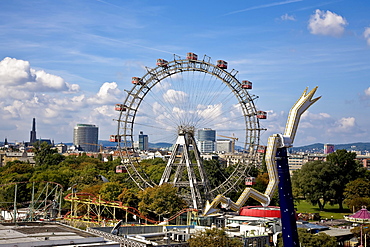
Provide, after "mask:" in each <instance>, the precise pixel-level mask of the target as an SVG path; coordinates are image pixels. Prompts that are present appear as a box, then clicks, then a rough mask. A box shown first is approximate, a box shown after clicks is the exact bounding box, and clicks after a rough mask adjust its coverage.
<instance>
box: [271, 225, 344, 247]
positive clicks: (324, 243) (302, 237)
mask: <svg viewBox="0 0 370 247" xmlns="http://www.w3.org/2000/svg"><path fill="white" fill-rule="evenodd" d="M298 238H299V243H300V246H307V247H308V246H309V247H333V246H337V240H336V238H335V237H331V236H329V235H327V234H326V233H323V232H319V233H318V234H312V233H309V232H307V230H306V229H298ZM277 246H279V247H284V245H283V241H282V237H281V234H280V235H279V237H278V244H277Z"/></svg>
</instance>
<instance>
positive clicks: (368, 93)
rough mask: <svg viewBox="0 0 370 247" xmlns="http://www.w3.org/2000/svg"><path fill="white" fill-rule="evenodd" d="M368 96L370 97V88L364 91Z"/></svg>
mask: <svg viewBox="0 0 370 247" xmlns="http://www.w3.org/2000/svg"><path fill="white" fill-rule="evenodd" d="M364 92H365V95H366V96H370V87H368V88H367V89H365V90H364Z"/></svg>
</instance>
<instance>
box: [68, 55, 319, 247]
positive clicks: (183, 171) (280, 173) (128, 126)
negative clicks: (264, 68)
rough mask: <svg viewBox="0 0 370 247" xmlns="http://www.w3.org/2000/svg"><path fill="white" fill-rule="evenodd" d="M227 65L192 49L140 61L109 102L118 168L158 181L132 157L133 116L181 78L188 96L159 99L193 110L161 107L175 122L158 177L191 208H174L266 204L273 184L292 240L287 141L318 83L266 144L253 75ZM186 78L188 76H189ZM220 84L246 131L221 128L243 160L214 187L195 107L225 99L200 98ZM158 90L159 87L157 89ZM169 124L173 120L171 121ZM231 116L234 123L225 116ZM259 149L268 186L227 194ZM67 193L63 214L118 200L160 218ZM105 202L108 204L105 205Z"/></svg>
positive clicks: (73, 215) (242, 179)
mask: <svg viewBox="0 0 370 247" xmlns="http://www.w3.org/2000/svg"><path fill="white" fill-rule="evenodd" d="M227 68H228V64H227V62H226V61H224V60H217V62H216V64H213V63H211V58H210V57H208V56H206V55H205V56H204V57H203V59H201V60H200V59H198V56H197V55H196V54H195V53H191V52H189V53H187V56H186V58H185V59H182V58H179V57H178V56H176V55H175V56H174V60H173V61H166V60H164V59H157V61H156V67H155V68H146V73H145V75H144V76H142V77H132V80H131V81H132V84H133V87H132V89H131V90H129V91H126V92H127V97H126V98H125V100H124V102H123V103H121V104H116V105H115V110H116V111H118V112H119V118H118V119H117V122H118V126H117V134H114V135H111V136H110V141H111V142H117V148H118V151H119V152H120V156H121V160H122V164H121V165H119V166H118V167H117V172H119V173H127V174H128V175H129V177H130V178H131V179H132V181H134V182H135V184H136V185H137V186H138V187H139V188H140V189H145V188H147V187H154V186H156V185H157V184H155V183H154V182H153V181H152V180H151V179H150V176H148V174H145V173H144V172H143V171H142V170H143V169H141V168H140V163H139V159H138V158H137V157H138V154H137V153H136V152H137V149H136V148H135V147H134V136H135V134H134V133H135V130H136V129H135V128H137V127H138V126H137V125H142V124H141V123H139V119H142V118H143V116H146V112H145V111H142V110H141V108H145V107H146V103H147V102H145V101H144V99H146V98H148V97H151V95H152V94H154V93H155V92H157V91H158V90H161V89H163V88H166V87H167V86H169V85H175V82H176V79H177V80H180V83H179V84H180V86H181V87H182V88H174V89H172V91H171V92H172V93H173V94H177V95H186V96H187V97H188V98H185V97H184V98H181V97H177V98H175V100H174V101H173V102H175V103H177V105H171V106H170V107H169V106H166V105H164V104H162V105H161V106H160V107H161V110H162V111H175V110H176V112H182V113H183V114H185V113H186V112H187V113H189V114H193V115H196V116H191V115H186V114H185V115H183V114H174V115H170V114H167V115H166V114H164V115H163V116H169V117H168V123H169V124H167V127H172V129H173V130H176V135H177V139H176V142H175V144H174V146H173V150H172V153H171V156H170V158H169V159H168V161H167V164H166V167H165V170H164V172H163V174H162V177H161V179H160V182H159V185H161V184H164V183H171V184H173V185H174V186H175V187H178V189H179V193H180V194H181V196H182V197H183V199H184V200H185V201H186V202H187V203H188V205H189V209H186V210H184V211H183V212H179V214H181V213H184V212H198V211H199V212H200V213H201V214H202V215H203V216H207V215H210V214H215V213H217V212H218V211H219V210H220V209H219V208H218V206H219V204H222V205H226V208H227V209H231V210H233V211H238V210H239V209H240V208H241V207H242V206H243V205H244V204H245V202H246V201H247V199H248V198H249V197H251V198H253V199H255V200H257V201H258V202H260V203H261V204H262V205H263V206H268V205H269V203H270V200H271V197H272V196H273V194H274V192H275V191H276V189H277V188H278V190H279V198H280V208H281V217H282V222H283V240H284V245H285V246H298V245H297V243H298V235H297V230H296V226H295V218H294V208H293V201H292V195H291V194H292V192H291V184H290V176H289V167H288V162H287V150H286V149H287V148H289V147H291V146H292V144H293V142H294V139H295V135H296V131H297V128H298V124H299V121H300V117H301V115H302V114H303V113H304V112H305V111H306V110H307V109H308V108H309V107H310V106H311V105H312V104H314V103H315V102H316V101H317V100H319V99H320V97H318V98H314V99H313V96H314V94H315V92H316V90H317V87H315V88H314V89H312V90H311V91H310V92H307V89H306V90H304V92H303V93H302V95H301V97H300V98H299V99H298V101H297V102H296V103H295V104H294V106H293V107H292V108H291V110H290V112H289V116H288V120H287V123H286V126H285V131H284V134H274V135H272V136H270V137H269V138H268V145H267V149H266V150H265V149H264V148H263V146H261V145H260V132H261V131H263V130H265V129H263V128H262V127H261V126H260V120H261V119H266V118H267V113H266V112H265V111H261V110H257V109H256V107H255V103H254V100H255V99H257V98H258V96H255V95H252V94H250V93H249V92H250V90H251V89H252V82H250V81H248V80H243V81H241V82H240V81H239V80H238V79H237V74H238V71H235V70H231V71H230V72H228V71H227ZM184 78H188V80H185V79H184ZM200 78H202V80H203V81H206V82H209V83H210V85H211V86H210V87H212V89H211V90H210V91H209V92H207V93H205V94H204V95H199V94H200V93H201V92H202V88H201V86H202V85H200V84H202V82H203V81H202V80H200ZM198 80H199V81H198ZM216 82H218V83H219V84H221V85H222V86H223V88H222V89H223V91H221V90H219V91H221V93H222V94H218V95H216V94H214V92H213V91H212V90H213V88H216ZM220 82H221V83H220ZM192 83H194V84H192ZM187 88H195V89H194V90H195V91H194V92H193V93H194V94H195V96H193V98H191V97H192V95H191V93H187V94H186V93H184V92H183V91H185V89H187ZM225 89H228V90H225ZM224 91H229V93H230V95H231V96H230V97H232V98H233V100H235V101H236V103H235V104H233V107H234V106H237V107H238V111H237V112H238V113H239V114H240V115H241V116H240V117H241V118H242V119H243V121H242V122H243V126H242V127H239V128H241V129H243V130H244V131H245V133H244V135H243V134H242V135H241V134H239V133H238V135H237V136H238V138H236V137H234V135H233V137H232V138H231V137H227V136H222V137H226V138H230V139H232V140H233V142H235V140H243V141H244V146H243V147H242V148H243V152H241V155H242V159H241V162H239V163H237V164H235V165H234V170H233V172H232V173H231V174H230V176H229V177H227V178H226V179H225V180H224V181H221V182H220V184H219V185H218V186H215V187H212V186H211V185H210V182H209V179H208V175H207V173H206V170H205V168H204V166H203V162H202V159H201V157H200V152H199V150H198V147H197V144H196V141H195V137H194V136H195V131H196V129H198V128H200V127H208V126H200V124H199V122H201V118H200V116H203V115H202V114H201V112H200V110H199V109H200V105H201V104H204V105H208V106H209V105H213V106H220V105H222V106H223V105H224V102H221V103H219V102H211V101H210V102H208V103H207V102H206V103H204V102H203V98H205V97H207V96H209V95H211V98H212V99H219V98H222V97H224V94H225V92H224ZM162 93H163V95H165V93H164V92H163V91H162ZM199 99H201V100H202V101H198V102H196V103H194V104H192V100H199ZM158 101H159V102H162V103H164V102H165V101H167V102H169V101H170V99H168V98H165V97H164V96H163V97H162V98H160V100H158ZM147 105H150V104H147ZM215 108H216V107H215ZM152 111H154V110H152ZM143 112H144V113H143ZM211 113H212V114H210V115H208V116H213V118H215V119H217V118H218V117H219V116H218V115H217V114H215V112H211ZM227 114H229V113H227ZM197 117H198V118H197ZM206 120H209V119H206ZM150 121H151V122H155V121H160V120H158V119H157V118H156V117H151V118H150ZM206 123H209V122H206ZM171 124H172V125H173V126H170V125H171ZM229 124H230V126H232V125H233V124H234V123H233V122H232V121H230V122H229ZM97 145H98V144H97ZM259 153H265V160H266V164H267V169H268V175H269V183H268V186H267V189H266V191H265V192H264V193H261V192H259V191H257V190H255V189H253V188H251V187H247V188H245V189H244V191H243V193H242V194H241V196H240V197H239V199H238V200H237V201H236V202H233V201H231V200H230V199H229V198H227V197H226V195H227V194H228V193H229V192H232V191H235V190H238V189H240V187H241V186H242V184H245V185H247V186H250V185H253V184H254V183H255V180H254V178H253V177H249V175H248V172H249V170H250V169H251V167H255V166H258V165H259V163H258V162H259V161H258V159H257V156H258V155H259ZM191 155H193V156H191ZM194 161H195V162H194ZM213 198H214V199H213ZM212 199H213V200H212ZM65 200H67V201H70V202H71V212H70V213H69V214H68V215H67V216H66V218H68V219H70V220H76V219H81V216H79V215H77V212H78V205H79V204H83V205H85V206H84V207H85V208H86V207H88V208H89V209H91V210H92V209H93V208H96V210H95V212H94V214H95V215H97V216H98V218H99V217H100V215H101V214H100V213H101V212H102V211H101V207H106V208H113V209H114V210H115V209H116V208H119V209H123V210H125V211H126V212H128V213H131V214H134V215H136V216H138V217H140V218H143V219H145V220H146V221H148V222H151V223H154V224H158V223H160V222H159V221H156V220H151V219H148V218H146V217H145V216H143V215H142V214H141V213H140V212H139V211H137V210H136V209H134V208H130V207H126V206H123V205H122V203H119V202H107V201H104V200H101V199H99V198H97V197H94V196H93V195H90V194H79V193H71V194H69V195H68V196H67V197H65ZM209 201H211V203H210V202H209ZM86 205H87V206H86ZM109 210H110V209H106V210H105V211H109ZM179 214H178V215H179ZM178 215H176V216H175V217H177V216H178ZM86 217H90V216H86ZM171 219H172V218H171Z"/></svg>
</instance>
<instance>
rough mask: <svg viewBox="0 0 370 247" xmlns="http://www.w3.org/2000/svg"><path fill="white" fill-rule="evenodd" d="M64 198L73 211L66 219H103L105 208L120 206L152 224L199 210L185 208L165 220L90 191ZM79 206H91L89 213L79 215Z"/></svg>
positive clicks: (71, 194) (168, 220)
mask: <svg viewBox="0 0 370 247" xmlns="http://www.w3.org/2000/svg"><path fill="white" fill-rule="evenodd" d="M64 200H66V201H69V202H71V211H69V212H68V213H67V214H66V215H65V216H64V219H66V220H72V221H73V220H84V219H86V220H93V221H94V222H96V221H102V220H104V218H103V217H102V215H101V213H102V212H103V211H104V210H108V211H109V212H110V211H111V210H110V209H111V208H118V209H122V210H124V211H126V212H127V213H130V214H132V215H135V216H137V217H139V218H141V219H143V220H145V221H146V222H150V223H152V224H160V223H162V224H163V223H167V222H170V221H171V220H174V219H176V218H177V217H179V216H180V215H181V214H183V213H187V212H198V210H197V209H194V208H185V209H183V210H181V211H179V212H177V213H176V214H175V215H173V216H171V217H170V218H168V219H166V220H164V221H158V220H154V219H152V218H150V217H147V216H145V215H144V214H142V213H141V212H140V211H139V210H137V209H136V208H134V207H129V206H125V205H123V203H122V202H119V201H107V200H103V199H101V198H100V197H97V196H95V195H93V194H90V193H83V192H81V193H70V194H68V195H67V196H65V197H64ZM78 206H87V208H89V210H90V212H87V213H88V214H89V215H86V214H85V215H77V214H78V212H77V211H78V210H79V207H78Z"/></svg>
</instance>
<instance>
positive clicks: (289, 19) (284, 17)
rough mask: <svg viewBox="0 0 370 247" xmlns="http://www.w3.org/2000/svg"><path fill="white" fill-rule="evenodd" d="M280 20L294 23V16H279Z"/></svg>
mask: <svg viewBox="0 0 370 247" xmlns="http://www.w3.org/2000/svg"><path fill="white" fill-rule="evenodd" d="M280 19H281V20H283V21H295V18H294V16H292V15H288V14H285V15H282V16H280Z"/></svg>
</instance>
